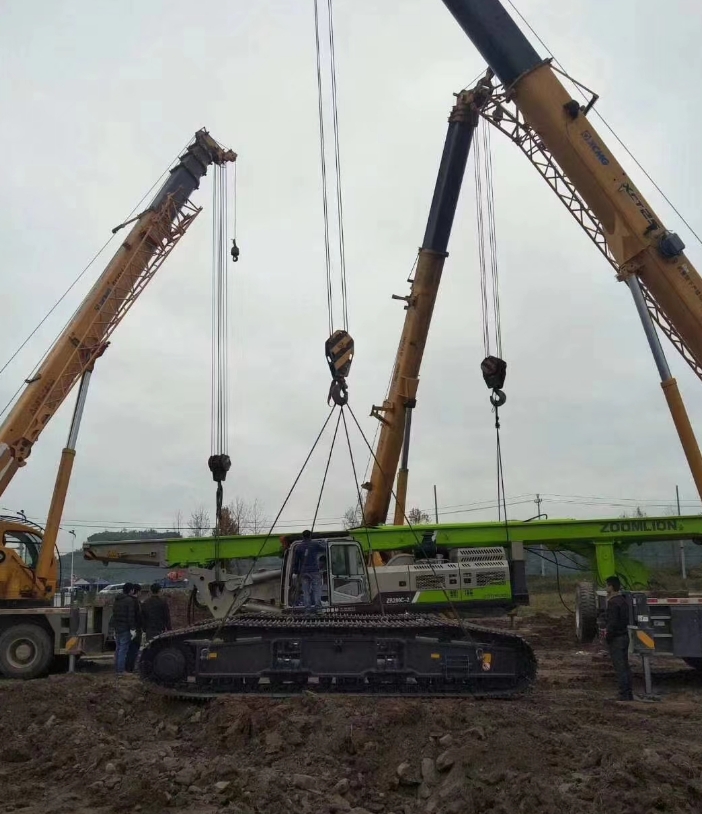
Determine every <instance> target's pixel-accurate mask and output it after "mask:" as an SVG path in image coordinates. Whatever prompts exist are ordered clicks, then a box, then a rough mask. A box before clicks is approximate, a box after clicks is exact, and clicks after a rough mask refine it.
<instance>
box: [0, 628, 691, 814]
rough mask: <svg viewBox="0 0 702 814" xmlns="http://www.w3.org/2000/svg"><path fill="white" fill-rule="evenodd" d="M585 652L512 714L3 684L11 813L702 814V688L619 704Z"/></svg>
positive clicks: (59, 683)
mask: <svg viewBox="0 0 702 814" xmlns="http://www.w3.org/2000/svg"><path fill="white" fill-rule="evenodd" d="M538 624H539V623H538V620H537V623H536V625H535V627H538ZM583 657H584V656H583V655H582V653H581V651H578V650H577V649H576V648H571V649H570V650H568V651H564V652H563V653H562V654H561V655H560V656H559V655H558V654H555V653H554V652H553V651H550V650H549V651H546V652H543V658H542V662H543V663H545V667H544V673H545V675H544V680H542V681H540V682H539V683H538V685H537V687H536V688H535V690H534V691H533V692H532V693H531V694H530V695H528V696H526V697H524V698H522V699H519V700H514V701H510V702H498V701H487V702H486V701H482V702H475V701H469V700H466V701H460V700H452V699H446V700H438V701H437V700H427V701H421V700H417V699H411V700H410V699H408V700H404V699H398V700H396V699H386V698H372V697H364V698H355V699H352V698H346V699H336V698H331V697H326V698H325V697H317V696H314V695H305V696H302V697H298V698H295V699H290V700H273V699H270V700H267V699H261V698H243V699H237V698H229V699H227V698H222V699H218V700H216V701H213V702H209V703H206V704H196V703H189V702H185V701H174V700H168V699H165V698H162V697H160V696H156V695H153V694H151V693H150V692H148V691H146V690H145V689H144V688H143V686H142V685H141V684H140V682H139V681H138V679H135V678H133V677H129V678H123V679H120V680H119V681H118V680H117V679H116V678H115V677H114V676H112V675H109V674H106V673H102V674H101V673H98V674H93V675H90V674H77V675H75V676H54V677H50V678H47V679H44V680H40V681H33V682H29V683H20V682H4V683H0V709H2V715H1V716H0V744H2V745H1V746H0V792H1V793H0V812H3V813H4V812H10V811H13V812H15V811H17V812H20V811H21V812H24V814H39V812H67V813H68V812H78V813H79V814H87V812H97V814H113V813H114V814H116V813H117V812H127V811H136V812H143V813H144V814H151V812H160V811H164V810H179V809H180V810H182V811H187V812H195V814H214V812H220V811H221V812H224V811H226V812H230V813H231V814H279V812H288V811H289V812H295V813H296V814H297V813H298V812H300V813H301V814H336V812H349V813H352V814H368V813H370V814H482V813H483V812H485V814H487V812H491V814H514V813H515V812H524V814H532V812H545V813H546V814H569V812H578V814H595V812H597V814H600V812H602V811H605V810H607V809H609V808H612V809H613V810H616V811H617V812H618V813H619V814H644V813H645V812H654V811H655V812H669V814H683V812H685V813H686V814H687V812H693V811H698V810H701V809H702V778H701V777H700V771H699V765H700V761H701V760H702V742H700V739H699V731H700V724H701V723H702V700H701V699H702V689H701V688H700V686H698V685H694V684H689V683H688V682H684V683H683V684H682V685H679V686H678V685H672V686H671V687H669V688H668V690H669V691H668V695H666V697H665V699H664V701H663V702H662V703H659V704H644V703H636V704H633V705H619V704H616V703H614V702H609V701H607V700H606V699H607V696H611V695H612V694H613V689H614V687H613V678H612V677H611V676H610V675H608V672H607V667H606V663H605V662H602V663H601V664H598V663H597V662H596V661H593V660H592V659H590V658H589V657H588V664H589V665H590V668H591V669H590V670H585V671H584V672H583V671H582V670H581V664H582V659H583ZM558 659H560V661H558ZM549 673H551V674H553V675H554V676H555V675H560V676H567V675H569V674H572V676H573V680H572V681H562V682H560V683H559V682H554V681H549V680H547V676H548V674H549ZM687 675H689V672H688V674H687Z"/></svg>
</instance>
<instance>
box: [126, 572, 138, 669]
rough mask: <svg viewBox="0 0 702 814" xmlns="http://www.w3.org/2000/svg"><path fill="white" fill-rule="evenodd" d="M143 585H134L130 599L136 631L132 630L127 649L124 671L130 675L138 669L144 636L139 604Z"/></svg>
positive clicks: (135, 583)
mask: <svg viewBox="0 0 702 814" xmlns="http://www.w3.org/2000/svg"><path fill="white" fill-rule="evenodd" d="M140 591H141V585H140V584H139V583H138V582H133V583H132V590H131V592H130V594H129V598H130V599H131V601H132V604H133V607H134V629H133V630H132V640H131V641H130V642H129V646H128V647H127V661H126V663H125V666H124V669H125V670H126V671H127V672H128V673H133V672H134V670H135V669H136V661H137V656H138V655H139V648H140V647H141V638H142V636H143V624H142V621H141V603H140V602H139V592H140Z"/></svg>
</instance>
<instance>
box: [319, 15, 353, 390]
mask: <svg viewBox="0 0 702 814" xmlns="http://www.w3.org/2000/svg"><path fill="white" fill-rule="evenodd" d="M326 23H327V31H328V51H329V68H328V73H329V85H330V102H331V123H332V133H333V140H334V147H333V150H334V173H333V175H334V179H333V186H334V193H335V194H334V197H335V202H336V233H337V244H338V265H339V270H338V277H339V291H340V304H341V322H342V327H341V328H338V329H337V328H335V319H334V305H335V299H336V297H335V294H334V276H335V275H334V270H333V265H334V264H333V262H332V254H333V252H332V239H331V228H330V211H329V210H330V206H329V197H330V185H331V184H332V181H331V180H330V178H329V173H328V172H327V145H326V129H325V123H324V120H325V98H324V97H325V94H324V82H323V76H322V74H323V70H322V20H321V19H320V13H319V0H314V37H315V52H316V68H317V117H318V126H319V162H320V173H321V182H322V215H323V221H324V262H325V276H326V280H325V284H326V295H327V319H328V329H329V338H328V339H327V340H326V342H325V343H324V355H325V357H326V360H327V365H328V366H329V372H330V373H331V377H332V382H331V386H330V388H329V393H328V396H327V403H331V402H334V404H336V405H338V406H343V405H344V404H346V402H347V401H348V387H347V384H346V377H347V376H348V374H349V371H350V369H351V362H352V360H353V354H354V343H353V339H352V337H351V335H350V334H349V332H348V328H349V316H348V288H347V276H346V248H345V242H344V207H343V195H342V185H341V151H340V148H339V105H338V91H337V83H336V54H335V42H334V14H333V0H327V21H326ZM334 254H336V252H335V253H334Z"/></svg>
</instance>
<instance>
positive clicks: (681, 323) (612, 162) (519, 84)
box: [443, 0, 702, 495]
mask: <svg viewBox="0 0 702 814" xmlns="http://www.w3.org/2000/svg"><path fill="white" fill-rule="evenodd" d="M443 2H444V5H446V7H447V8H448V9H449V10H450V11H451V13H452V14H453V15H454V17H455V18H456V20H457V21H458V23H459V25H460V26H461V27H462V28H463V30H464V31H465V32H466V34H467V35H468V36H469V37H470V39H471V40H472V41H473V43H474V45H475V46H476V48H477V49H478V51H480V53H481V54H482V56H483V57H484V58H485V60H486V61H487V63H488V65H489V66H490V68H491V69H492V70H493V71H494V73H495V74H496V75H497V77H498V78H499V79H500V80H501V82H502V84H503V85H504V87H505V91H506V94H507V98H509V100H510V101H512V102H514V104H515V106H516V108H517V110H518V111H519V113H520V114H521V115H522V116H523V119H524V123H525V125H526V127H527V128H530V129H531V130H532V131H534V132H535V133H536V135H537V136H538V139H539V140H540V142H541V143H542V144H541V145H539V146H540V147H541V148H544V147H545V149H546V150H548V152H549V153H550V154H551V155H552V157H553V159H554V160H555V162H556V163H557V165H558V166H559V167H560V169H561V170H562V171H563V173H564V175H565V176H566V178H567V179H568V180H569V181H570V183H571V184H572V186H573V187H574V189H575V191H576V193H577V195H579V196H580V198H581V199H582V200H583V202H584V203H585V205H586V206H587V207H589V210H590V212H591V214H592V216H594V219H595V220H596V221H597V222H598V226H599V229H600V230H601V233H602V235H603V236H604V240H605V242H606V246H607V249H608V251H609V253H610V256H611V259H612V260H613V261H614V262H613V264H614V265H615V267H616V268H617V272H618V277H619V279H620V280H623V281H625V282H627V283H628V284H629V287H630V289H632V294H633V296H634V299H635V300H636V299H637V295H638V296H639V299H640V298H641V297H640V289H639V282H638V281H639V280H640V282H641V284H642V285H643V287H644V292H643V294H644V296H646V297H647V298H648V302H647V305H648V311H649V314H650V318H651V319H653V320H654V321H655V322H657V323H658V324H659V325H660V327H661V329H662V330H663V331H664V333H665V334H666V335H667V336H668V337H669V338H670V339H671V341H672V342H673V344H674V346H675V347H676V349H677V350H679V351H680V353H681V354H682V355H683V357H684V358H685V359H686V361H687V362H688V363H689V364H690V366H691V367H693V369H694V370H695V372H696V373H697V375H698V376H700V378H702V277H700V275H699V274H698V272H697V270H696V269H695V268H694V267H693V265H692V263H691V262H690V261H689V259H688V258H687V257H686V256H685V254H684V253H683V249H684V248H685V247H684V244H683V242H682V240H681V239H680V238H679V237H678V236H677V235H676V234H674V233H672V232H670V231H668V230H667V229H666V228H665V226H664V225H663V223H662V221H661V219H660V218H659V217H658V215H657V214H656V213H655V212H654V211H653V209H652V208H651V206H649V204H648V202H647V201H646V200H645V198H644V197H643V195H642V194H641V193H640V192H639V190H638V189H637V188H636V186H635V185H634V184H633V183H632V181H631V179H630V178H629V177H628V175H627V174H626V173H625V172H624V170H623V168H622V167H621V165H620V164H619V162H618V161H617V160H616V158H615V157H614V155H613V154H612V153H611V151H610V150H609V148H608V147H607V146H606V145H605V143H604V141H603V139H602V138H601V137H600V136H599V134H598V133H597V131H596V130H595V128H594V127H593V126H592V124H591V122H590V121H589V120H588V117H587V113H588V112H589V109H590V107H591V105H592V104H593V103H594V100H595V98H596V97H593V99H592V101H591V102H590V104H588V105H587V106H582V105H581V104H580V103H579V102H578V101H577V100H575V99H573V98H572V96H571V94H570V93H569V91H568V90H567V89H566V88H565V87H564V85H563V84H562V82H561V81H560V79H559V78H558V75H557V73H556V71H555V70H554V69H553V68H552V67H551V60H542V59H541V58H540V56H539V55H538V53H537V52H536V51H535V50H534V48H532V46H531V45H530V43H529V42H528V40H527V39H526V37H525V36H524V35H523V34H522V32H521V31H520V30H519V28H518V27H517V25H516V24H515V23H514V21H513V20H512V19H511V17H510V16H509V14H508V13H507V12H506V10H505V9H504V7H503V6H502V4H501V3H500V2H499V0H443ZM487 115H488V117H491V116H492V117H494V118H495V123H497V124H498V126H499V121H498V118H497V117H500V116H501V115H502V111H501V110H500V109H499V107H498V108H497V109H496V110H495V111H494V112H493V111H490V112H489V113H488V114H487ZM527 136H528V133H527V132H526V129H524V131H523V132H522V133H521V135H520V134H518V133H515V134H514V135H513V139H514V140H515V141H518V143H519V139H520V138H527ZM547 180H548V179H547ZM591 236H592V235H591ZM638 307H639V303H638V302H637V308H638ZM640 313H641V311H640ZM641 315H642V321H643V323H644V329H645V330H646V332H647V335H648V334H649V333H650V330H649V328H651V326H650V325H649V324H648V323H649V322H650V320H649V319H647V317H646V314H645V313H641ZM651 330H652V328H651ZM660 355H661V354H659V353H657V351H656V349H654V357H656V364H657V365H658V367H659V370H661V385H662V387H663V391H664V394H665V396H666V400H667V401H668V406H669V408H670V412H671V415H672V417H673V421H674V423H675V426H676V429H677V432H678V435H679V437H680V440H681V443H682V446H683V449H684V452H685V455H686V457H687V460H688V464H689V466H690V469H691V471H692V475H693V479H694V480H695V484H696V486H697V489H698V491H699V492H700V495H702V457H701V456H700V451H699V448H698V445H697V442H696V440H695V438H694V433H693V431H692V427H691V425H690V421H689V418H688V416H687V413H686V411H685V408H684V405H683V402H682V399H681V397H680V394H679V392H678V388H677V383H676V381H675V379H674V378H672V376H671V375H670V372H669V371H667V370H666V369H665V368H667V365H663V367H661V363H660V362H661V360H660V359H659V358H658V357H659V356H660Z"/></svg>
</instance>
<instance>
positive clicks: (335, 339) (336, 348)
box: [324, 331, 353, 377]
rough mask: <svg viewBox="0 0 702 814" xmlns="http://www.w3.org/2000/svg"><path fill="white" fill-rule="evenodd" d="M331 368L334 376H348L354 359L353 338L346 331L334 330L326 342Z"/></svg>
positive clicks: (328, 362) (325, 348) (325, 351)
mask: <svg viewBox="0 0 702 814" xmlns="http://www.w3.org/2000/svg"><path fill="white" fill-rule="evenodd" d="M324 353H325V355H326V357H327V364H328V365H329V370H330V372H331V374H332V377H334V376H344V377H346V376H348V375H349V371H350V370H351V362H352V361H353V339H352V338H351V335H350V334H349V333H347V332H346V331H334V333H333V334H332V335H331V336H330V337H329V339H327V341H326V342H325V343H324Z"/></svg>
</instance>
